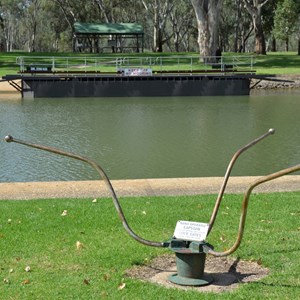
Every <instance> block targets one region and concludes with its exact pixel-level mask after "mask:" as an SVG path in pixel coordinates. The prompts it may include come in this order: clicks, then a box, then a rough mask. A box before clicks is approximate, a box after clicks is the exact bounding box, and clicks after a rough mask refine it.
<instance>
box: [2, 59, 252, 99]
mask: <svg viewBox="0 0 300 300" xmlns="http://www.w3.org/2000/svg"><path fill="white" fill-rule="evenodd" d="M243 59H246V61H242V62H241V58H236V57H230V58H228V57H227V58H226V60H225V58H221V60H220V61H218V62H216V63H200V62H199V57H197V56H192V57H186V56H178V57H138V56H134V57H121V58H118V57H113V58H112V57H107V58H105V57H72V58H70V57H66V58H63V57H52V58H51V57H19V58H18V59H17V64H18V65H19V66H20V71H19V72H18V74H15V75H6V76H4V77H3V79H4V80H7V81H8V82H9V83H10V84H11V85H12V86H13V87H15V88H16V89H17V90H18V91H20V93H21V94H22V97H24V98H29V97H30V98H32V97H33V98H44V97H164V96H232V95H249V93H250V81H251V78H252V76H253V75H254V74H255V71H253V58H252V57H250V58H247V57H243ZM209 60H210V61H212V60H215V58H209Z"/></svg>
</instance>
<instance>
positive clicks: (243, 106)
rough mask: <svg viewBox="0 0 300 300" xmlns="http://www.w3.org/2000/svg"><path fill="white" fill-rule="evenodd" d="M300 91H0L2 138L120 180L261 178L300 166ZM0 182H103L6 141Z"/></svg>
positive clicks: (1, 146)
mask: <svg viewBox="0 0 300 300" xmlns="http://www.w3.org/2000/svg"><path fill="white" fill-rule="evenodd" d="M299 95H300V91H299V90H296V91H293V92H286V91H285V92H284V93H282V94H281V93H277V92H276V93H265V92H261V93H255V94H252V95H251V96H242V97H237V96H236V97H201V98H199V97H188V98H183V97H181V98H154V99H150V98H103V99H96V98H82V99H77V98H66V99H35V100H21V99H20V97H17V98H16V97H15V96H14V97H12V96H9V95H5V96H3V95H1V94H0V137H1V138H3V137H4V136H5V135H6V134H11V135H13V136H15V137H16V138H20V139H24V140H28V141H32V142H38V143H41V144H45V145H49V146H54V147H58V148H61V149H65V150H67V151H72V152H74V153H77V154H81V155H85V156H88V157H90V158H93V159H94V160H96V161H97V162H99V163H100V164H101V165H102V167H103V168H104V169H105V170H106V171H107V173H108V175H109V176H110V177H111V178H113V179H121V178H122V179H123V178H163V177H198V176H223V175H224V172H225V169H226V167H227V164H228V162H229V160H230V158H231V156H232V154H233V153H234V152H235V151H236V150H237V149H238V148H240V147H241V146H243V145H244V144H245V143H247V142H249V141H250V140H251V139H253V138H255V137H257V136H259V135H261V134H262V133H264V132H265V131H266V130H268V129H269V128H270V127H274V128H275V129H276V134H275V135H274V136H271V137H269V138H268V139H266V140H264V141H263V142H261V143H260V144H258V145H257V146H256V147H254V148H252V149H250V150H249V151H248V152H246V153H245V154H243V156H241V158H240V160H239V161H238V163H237V165H236V167H235V169H234V171H233V175H262V174H266V173H270V172H274V171H277V170H279V169H281V168H285V167H288V166H291V165H294V164H298V163H299V162H300V144H299V141H300V131H299V128H300V126H299V125H300V120H299V113H300V106H299V101H300V100H299ZM0 153H1V159H0V166H1V172H0V181H2V182H11V181H49V180H87V179H96V178H97V174H96V173H95V172H94V171H93V170H92V169H91V168H90V167H89V166H87V165H85V164H83V163H81V162H78V161H75V160H71V159H69V158H64V157H59V156H56V155H54V154H49V153H45V152H41V151H38V150H35V149H29V148H26V147H24V146H21V145H16V144H6V143H5V142H3V140H2V141H1V142H0Z"/></svg>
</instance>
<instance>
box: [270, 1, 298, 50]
mask: <svg viewBox="0 0 300 300" xmlns="http://www.w3.org/2000/svg"><path fill="white" fill-rule="evenodd" d="M297 19H298V14H297V6H296V4H295V2H294V1H293V0H284V1H283V2H281V3H279V4H278V6H277V8H276V11H275V17H274V35H275V37H276V38H278V39H280V40H284V41H285V50H286V51H289V37H290V35H291V34H292V33H293V32H295V25H296V21H297Z"/></svg>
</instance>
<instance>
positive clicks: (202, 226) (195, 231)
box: [174, 221, 209, 242]
mask: <svg viewBox="0 0 300 300" xmlns="http://www.w3.org/2000/svg"><path fill="white" fill-rule="evenodd" d="M208 227H209V224H207V223H198V222H190V221H178V222H177V224H176V228H175V232H174V237H175V238H176V239H179V240H184V241H196V242H202V241H204V240H205V239H206V236H207V232H208Z"/></svg>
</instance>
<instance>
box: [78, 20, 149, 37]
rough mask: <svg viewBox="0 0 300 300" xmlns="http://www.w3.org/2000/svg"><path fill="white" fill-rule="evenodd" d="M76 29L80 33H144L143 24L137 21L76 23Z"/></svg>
mask: <svg viewBox="0 0 300 300" xmlns="http://www.w3.org/2000/svg"><path fill="white" fill-rule="evenodd" d="M74 31H75V33H79V34H103V35H105V34H143V33H144V29H143V26H142V25H139V24H136V23H81V22H75V23H74Z"/></svg>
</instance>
